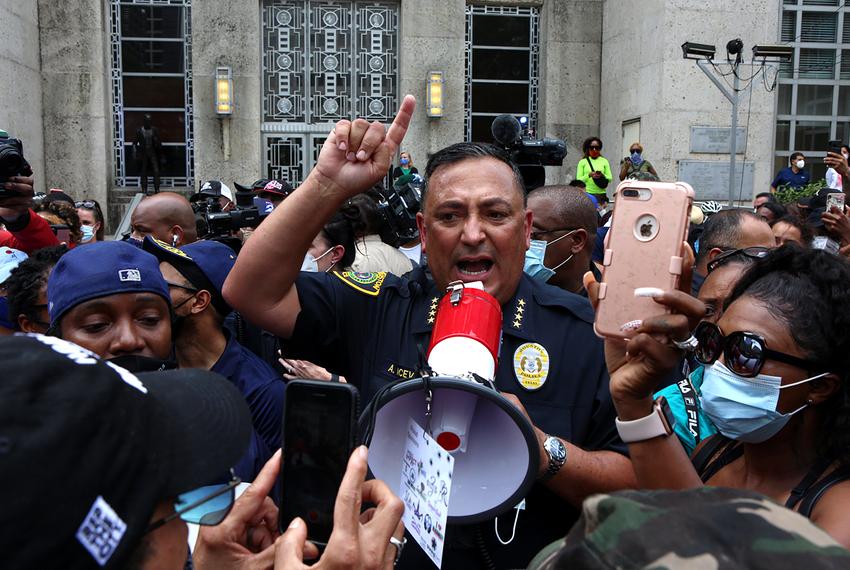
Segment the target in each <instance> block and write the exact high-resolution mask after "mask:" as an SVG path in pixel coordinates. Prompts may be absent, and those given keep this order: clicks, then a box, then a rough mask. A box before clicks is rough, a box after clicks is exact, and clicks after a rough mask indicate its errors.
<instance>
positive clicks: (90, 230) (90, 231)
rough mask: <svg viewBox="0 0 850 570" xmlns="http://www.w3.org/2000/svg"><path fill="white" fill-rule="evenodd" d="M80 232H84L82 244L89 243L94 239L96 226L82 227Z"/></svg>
mask: <svg viewBox="0 0 850 570" xmlns="http://www.w3.org/2000/svg"><path fill="white" fill-rule="evenodd" d="M80 230H82V232H83V239H82V240H81V241H82V243H88V242H90V241H91V240H92V238H93V237H94V226H80Z"/></svg>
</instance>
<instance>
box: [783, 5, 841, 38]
mask: <svg viewBox="0 0 850 570" xmlns="http://www.w3.org/2000/svg"><path fill="white" fill-rule="evenodd" d="M783 26H784V21H783ZM837 31H838V13H836V12H803V18H802V21H801V23H800V41H801V42H821V43H835V37H836V35H837ZM792 38H793V36H792Z"/></svg>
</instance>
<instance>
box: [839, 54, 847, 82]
mask: <svg viewBox="0 0 850 570" xmlns="http://www.w3.org/2000/svg"><path fill="white" fill-rule="evenodd" d="M839 71H840V73H839V75H838V78H839V79H850V49H843V50H841V68H840V70H839Z"/></svg>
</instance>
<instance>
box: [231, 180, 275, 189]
mask: <svg viewBox="0 0 850 570" xmlns="http://www.w3.org/2000/svg"><path fill="white" fill-rule="evenodd" d="M268 183H269V179H268V178H259V179H257V180H254V183H253V184H251V185H250V186H242V185H241V184H239V183H238V182H234V185H235V186H236V189H237V190H238V191H239V192H259V191H260V190H262V189H263V187H264V186H265V185H266V184H268Z"/></svg>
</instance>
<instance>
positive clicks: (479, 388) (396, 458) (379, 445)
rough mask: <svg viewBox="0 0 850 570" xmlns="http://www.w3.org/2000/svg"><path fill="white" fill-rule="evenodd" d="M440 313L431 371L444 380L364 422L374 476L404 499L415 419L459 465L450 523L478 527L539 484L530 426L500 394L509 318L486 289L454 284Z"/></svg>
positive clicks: (389, 396) (386, 403) (398, 387)
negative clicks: (502, 353) (499, 366)
mask: <svg viewBox="0 0 850 570" xmlns="http://www.w3.org/2000/svg"><path fill="white" fill-rule="evenodd" d="M447 293H448V294H447V295H445V296H444V297H443V299H442V300H441V301H440V303H439V305H438V308H437V317H436V322H435V325H434V330H433V332H432V334H431V343H430V346H429V348H428V365H429V366H430V367H431V369H432V370H433V371H435V373H436V374H437V375H435V376H428V375H427V374H425V375H423V377H421V378H417V379H413V380H408V381H406V382H399V383H396V384H390V385H387V386H386V387H385V388H384V389H383V390H381V391H380V392H379V393H378V394H377V395H376V396H375V398H374V399H373V400H372V402H371V403H370V404H369V406H368V407H367V408H366V410H364V412H363V415H362V416H361V418H360V427H361V432H364V433H366V434H367V436H366V439H367V445H369V468H370V470H371V471H372V474H373V475H374V476H375V477H377V478H379V479H382V480H383V481H384V482H385V483H386V484H387V485H389V486H390V488H391V489H392V490H393V492H395V493H396V494H400V492H401V474H402V463H403V454H404V449H405V444H406V434H407V425H408V421H409V420H410V419H411V418H412V419H413V420H414V421H416V422H417V423H418V424H419V425H420V426H422V427H423V428H424V429H425V430H426V431H428V432H429V433H430V434H431V436H432V437H434V439H435V440H436V441H437V442H438V443H439V444H440V445H441V446H442V447H443V448H444V449H445V450H446V451H448V452H450V453H451V454H452V456H453V457H454V474H453V475H452V485H451V495H450V497H449V506H448V522H449V523H453V524H458V523H475V522H481V521H485V520H488V519H492V518H493V517H495V516H498V515H499V514H501V513H504V512H506V511H508V510H509V509H511V508H512V507H513V506H514V505H516V504H517V503H519V502H520V501H521V500H522V499H523V498H524V497H525V496H526V494H527V493H528V491H529V490H530V488H531V486H532V485H533V484H534V480H535V479H536V476H537V471H538V468H539V463H540V460H539V451H538V442H537V436H536V435H535V433H534V427H533V426H532V425H531V422H529V421H528V418H526V417H525V415H523V413H522V412H520V411H519V410H518V409H517V408H516V407H515V406H514V405H513V404H511V403H510V402H509V401H508V400H506V399H505V398H503V397H502V396H501V395H500V394H499V393H498V392H497V391H496V390H495V389H493V387H492V381H493V379H494V378H495V372H496V365H497V363H498V354H499V347H500V343H501V331H502V310H501V307H500V305H499V303H498V301H496V299H495V298H493V297H492V296H490V295H489V294H488V293H486V292H485V291H484V288H483V285H482V284H481V283H480V282H479V283H465V284H464V283H452V284H451V285H450V286H449V288H448V292H447Z"/></svg>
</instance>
